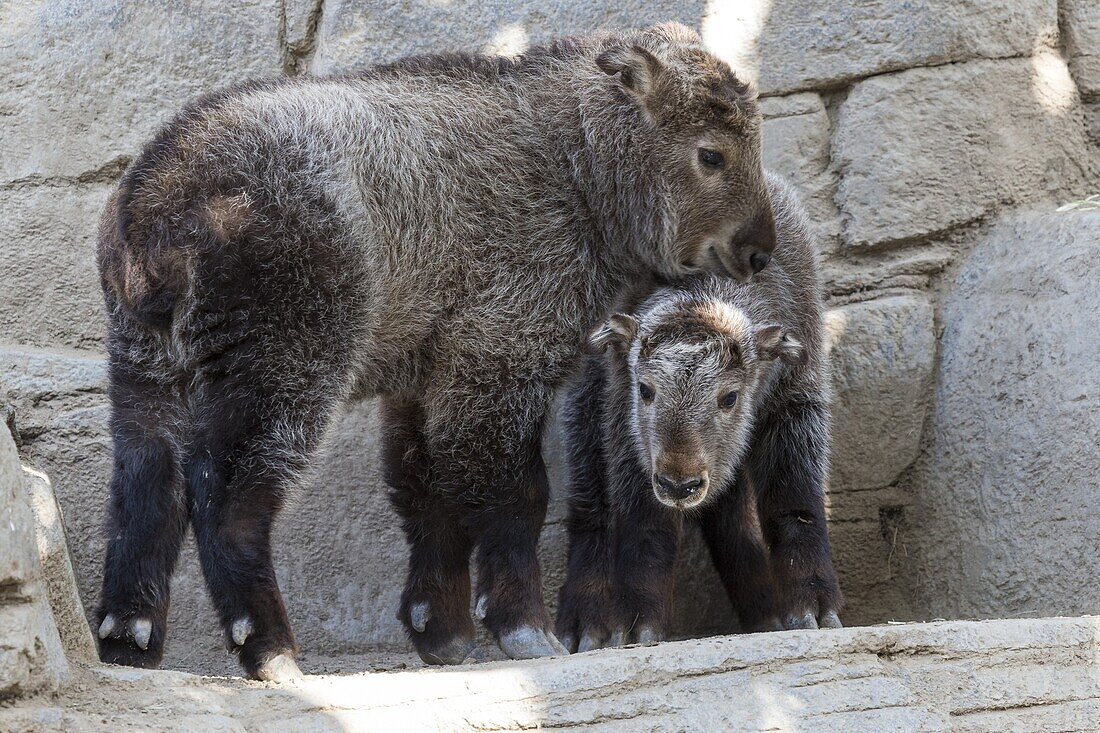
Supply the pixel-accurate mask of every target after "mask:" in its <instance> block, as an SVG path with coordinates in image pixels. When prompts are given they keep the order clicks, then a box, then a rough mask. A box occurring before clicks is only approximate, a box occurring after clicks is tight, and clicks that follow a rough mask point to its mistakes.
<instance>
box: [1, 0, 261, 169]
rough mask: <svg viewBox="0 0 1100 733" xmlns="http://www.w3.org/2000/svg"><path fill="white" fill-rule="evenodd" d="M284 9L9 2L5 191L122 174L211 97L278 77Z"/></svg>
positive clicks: (206, 3) (248, 3)
mask: <svg viewBox="0 0 1100 733" xmlns="http://www.w3.org/2000/svg"><path fill="white" fill-rule="evenodd" d="M278 21H279V2H278V0H234V2H232V3H225V2H221V1H220V0H195V1H194V2H188V3H186V4H178V3H170V2H169V3H135V2H123V0H107V1H101V0H62V1H58V0H22V1H21V2H6V3H3V4H0V117H3V118H4V138H3V142H2V143H0V183H4V182H9V181H15V180H24V181H30V182H35V181H41V180H43V179H55V178H62V179H67V180H71V179H89V178H90V179H96V178H100V179H102V178H103V177H108V178H109V177H111V176H112V175H116V174H117V172H118V168H119V163H120V162H124V161H126V160H127V159H128V158H130V157H132V156H134V155H136V154H137V152H138V151H139V149H140V147H141V145H143V144H144V143H145V142H146V140H147V139H148V138H149V137H150V136H151V135H152V134H153V132H154V130H155V129H156V128H157V126H158V125H159V124H160V123H161V122H162V121H164V120H166V119H168V117H169V116H170V115H172V114H174V113H175V112H176V111H177V110H178V109H179V108H180V107H181V106H183V105H184V104H186V103H187V102H188V101H190V100H192V99H194V98H195V97H197V96H198V95H199V94H201V93H203V92H206V91H209V90H210V89H211V88H213V87H217V86H222V85H224V84H228V83H230V82H233V81H236V80H239V79H244V78H248V77H250V76H257V75H261V74H269V73H275V72H277V71H279V69H280V68H281V67H280V62H279V48H278V44H277V34H276V30H277V26H278Z"/></svg>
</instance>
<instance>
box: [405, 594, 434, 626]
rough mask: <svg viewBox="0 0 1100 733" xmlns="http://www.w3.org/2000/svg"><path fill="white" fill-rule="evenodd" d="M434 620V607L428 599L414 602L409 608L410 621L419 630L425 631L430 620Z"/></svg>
mask: <svg viewBox="0 0 1100 733" xmlns="http://www.w3.org/2000/svg"><path fill="white" fill-rule="evenodd" d="M431 620H432V608H431V606H429V605H428V602H427V601H424V602H422V603H414V604H413V606H412V608H410V609H409V623H410V624H412V627H413V628H414V629H416V630H417V631H420V632H423V631H424V629H426V628H428V622H429V621H431Z"/></svg>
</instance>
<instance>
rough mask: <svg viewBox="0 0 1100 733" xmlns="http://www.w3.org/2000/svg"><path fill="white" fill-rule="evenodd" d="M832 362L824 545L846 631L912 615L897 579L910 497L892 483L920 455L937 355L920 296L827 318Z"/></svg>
mask: <svg viewBox="0 0 1100 733" xmlns="http://www.w3.org/2000/svg"><path fill="white" fill-rule="evenodd" d="M827 327H828V333H829V341H830V355H831V358H832V362H833V388H834V390H835V398H834V402H833V457H832V475H831V480H830V483H829V497H828V513H829V520H830V538H831V540H832V544H833V553H834V555H835V556H836V565H837V573H838V574H839V576H840V581H841V588H842V589H843V591H844V595H845V597H846V599H847V608H846V614H845V616H844V618H845V620H846V621H847V622H848V623H849V624H853V623H855V624H861V623H881V622H883V621H886V620H890V619H899V618H912V616H913V614H912V610H911V608H910V606H909V603H908V600H907V598H906V593H905V592H904V589H903V588H901V587H899V586H898V584H897V581H896V576H897V574H898V567H899V565H900V563H901V560H902V558H901V556H900V553H899V552H898V550H897V536H896V533H897V528H898V526H899V523H900V522H901V521H902V519H903V517H904V515H905V511H906V508H907V506H908V505H909V503H910V499H909V497H908V496H907V495H906V494H905V493H903V492H901V491H899V490H898V489H897V488H896V487H895V486H894V482H895V481H896V480H897V478H898V476H899V475H900V474H901V472H902V471H904V470H905V469H906V468H907V467H908V466H909V465H910V464H911V463H912V462H913V461H914V460H915V459H916V458H917V456H918V455H919V453H920V444H921V434H922V432H923V427H924V419H925V415H926V413H927V411H928V406H929V402H930V400H929V391H930V389H929V388H930V386H931V381H932V370H933V365H934V357H935V350H936V342H935V335H934V333H933V323H932V304H931V302H930V301H929V300H928V299H927V298H925V297H922V296H912V295H907V296H900V297H892V298H884V299H882V300H873V301H869V302H863V303H855V304H853V305H848V306H845V307H843V308H837V309H834V310H832V311H831V312H830V313H829V316H828V321H827Z"/></svg>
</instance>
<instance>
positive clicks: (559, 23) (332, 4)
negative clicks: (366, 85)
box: [297, 0, 706, 73]
mask: <svg viewBox="0 0 1100 733" xmlns="http://www.w3.org/2000/svg"><path fill="white" fill-rule="evenodd" d="M305 1H306V0H301V2H305ZM705 12H706V11H705V4H704V3H703V2H702V0H689V2H671V1H670V0H660V1H659V2H642V0H628V2H621V3H614V4H613V5H609V4H605V3H561V2H555V3H550V4H549V5H540V4H536V3H508V2H500V1H499V0H494V1H493V2H488V3H484V2H474V1H473V0H455V1H454V2H434V1H433V0H412V2H406V3H379V2H374V0H329V1H328V2H326V3H325V4H324V11H323V13H322V16H321V21H320V25H319V28H318V31H317V44H316V45H317V47H316V52H315V55H314V57H313V64H312V67H311V69H310V70H311V71H313V72H314V73H320V72H326V71H332V70H337V69H346V68H349V67H353V66H362V65H366V64H369V63H373V62H377V61H384V60H390V59H395V58H398V57H400V56H406V55H409V54H417V53H433V52H438V51H492V52H498V53H506V54H507V53H518V52H520V51H523V50H524V49H526V48H527V47H528V46H530V45H532V44H538V43H543V42H545V41H548V40H550V39H553V38H557V37H560V36H567V35H575V34H580V33H587V32H591V31H593V30H595V29H597V28H637V27H642V26H646V25H652V24H654V23H663V22H665V21H669V20H678V21H681V22H683V23H686V24H687V25H690V26H693V27H698V26H699V21H700V18H702V16H703V15H704V13H705ZM297 17H301V11H299V12H298V14H297Z"/></svg>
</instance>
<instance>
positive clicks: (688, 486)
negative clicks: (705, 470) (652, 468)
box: [654, 473, 706, 502]
mask: <svg viewBox="0 0 1100 733" xmlns="http://www.w3.org/2000/svg"><path fill="white" fill-rule="evenodd" d="M654 480H655V481H656V483H657V491H658V493H659V494H661V495H663V497H664V498H665V499H668V500H671V501H673V502H683V501H687V500H689V499H690V498H691V497H693V496H695V495H696V494H698V493H699V492H700V491H701V490H702V489H703V488H704V487H705V486H706V476H668V475H665V474H661V473H658V474H655V475H654Z"/></svg>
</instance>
